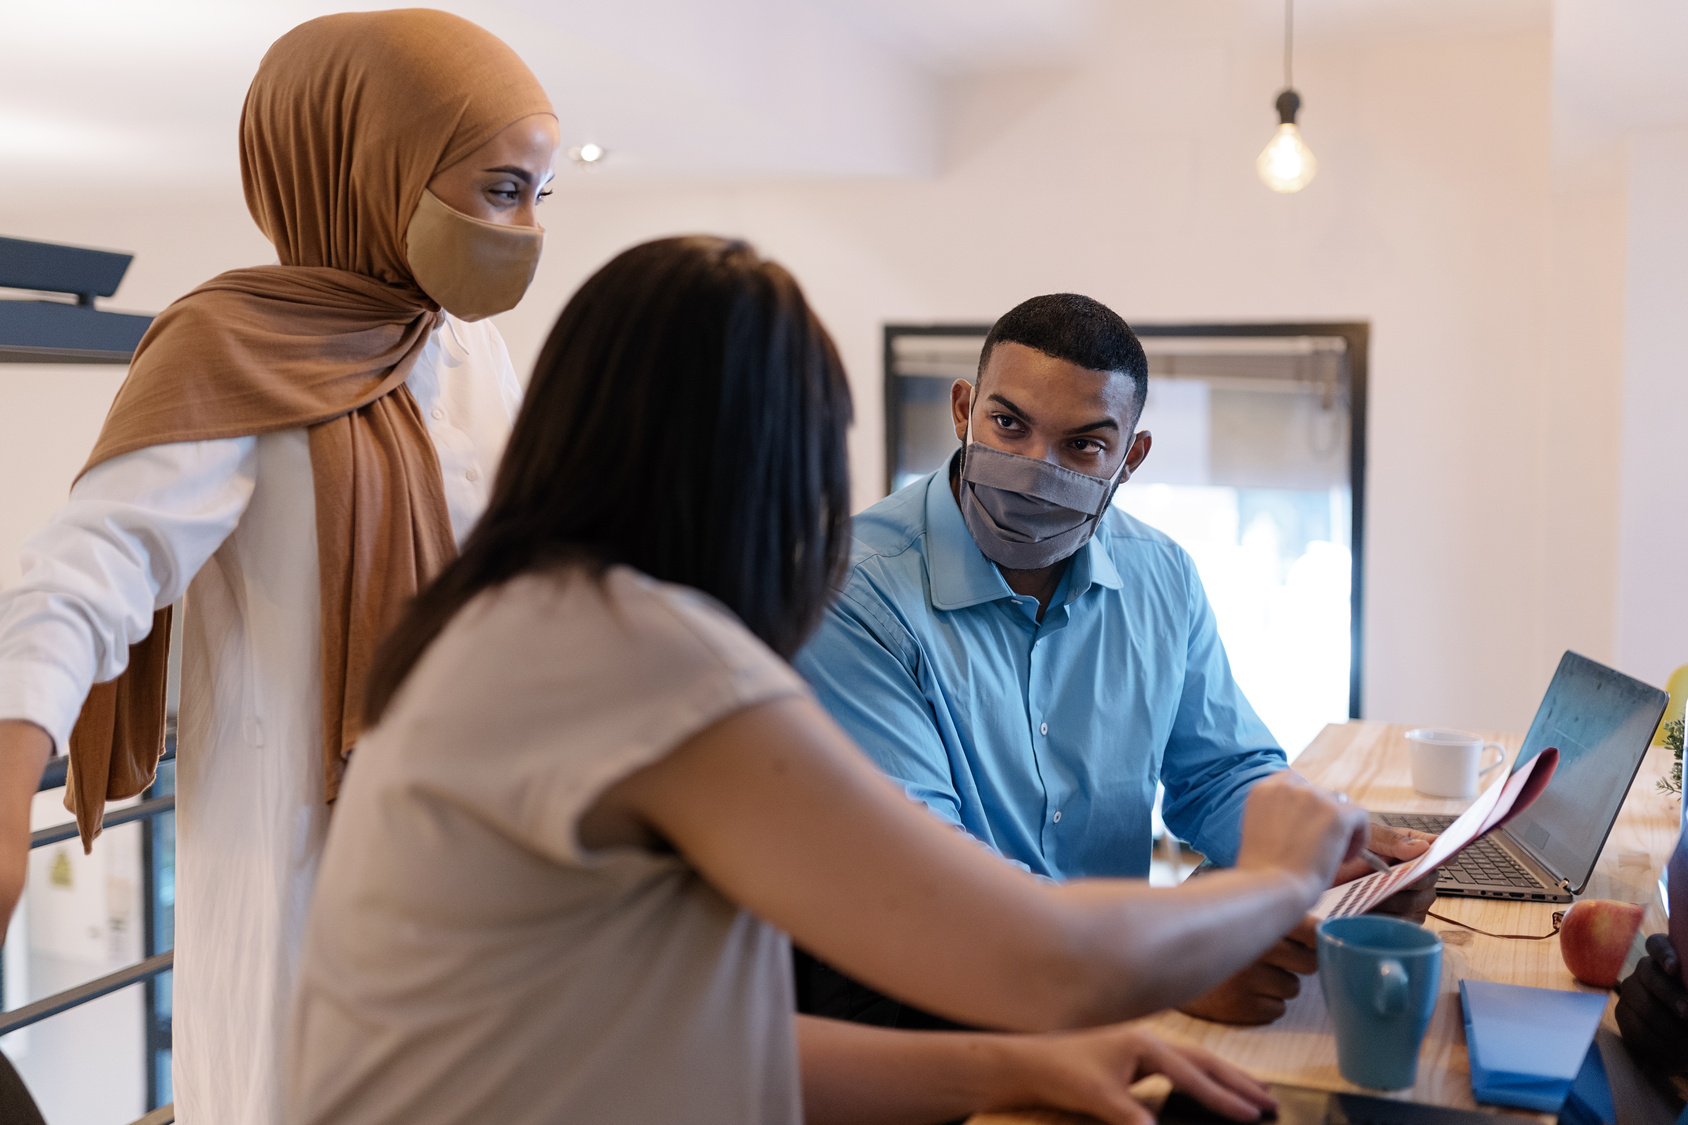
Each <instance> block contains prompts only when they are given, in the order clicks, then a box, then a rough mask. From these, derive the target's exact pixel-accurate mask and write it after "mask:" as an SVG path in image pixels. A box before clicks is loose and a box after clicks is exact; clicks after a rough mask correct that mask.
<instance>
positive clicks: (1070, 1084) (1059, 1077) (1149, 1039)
mask: <svg viewBox="0 0 1688 1125" xmlns="http://www.w3.org/2000/svg"><path fill="white" fill-rule="evenodd" d="M1002 1045H1003V1047H1004V1048H1005V1049H1006V1051H1007V1054H1008V1056H1009V1059H1010V1065H1009V1067H1008V1068H1005V1078H1006V1079H1007V1081H1008V1082H1010V1083H1011V1084H1014V1083H1017V1084H1018V1088H1014V1087H1013V1086H1011V1088H1010V1089H1008V1090H1006V1091H1004V1094H1003V1096H1002V1100H1001V1102H1000V1104H998V1105H995V1106H992V1107H991V1108H996V1109H1010V1108H1029V1107H1033V1106H1038V1107H1047V1108H1051V1109H1064V1110H1069V1111H1071V1112H1074V1113H1088V1114H1090V1115H1091V1116H1092V1117H1097V1118H1100V1119H1101V1120H1103V1121H1106V1122H1108V1125H1153V1122H1154V1120H1155V1117H1154V1114H1152V1113H1150V1112H1149V1110H1148V1109H1147V1108H1146V1107H1145V1106H1144V1105H1143V1103H1141V1102H1139V1101H1138V1100H1137V1099H1136V1098H1134V1097H1132V1096H1131V1085H1132V1083H1134V1082H1137V1081H1140V1080H1141V1079H1144V1078H1147V1077H1149V1076H1150V1075H1151V1074H1164V1075H1166V1077H1167V1078H1169V1079H1171V1080H1172V1088H1173V1089H1175V1090H1182V1091H1183V1092H1184V1093H1186V1094H1188V1095H1190V1096H1191V1097H1192V1098H1195V1099H1196V1100H1197V1101H1199V1102H1201V1103H1202V1104H1203V1105H1205V1106H1206V1107H1207V1108H1209V1109H1211V1110H1213V1111H1214V1112H1215V1113H1219V1114H1222V1115H1224V1116H1225V1117H1229V1118H1231V1119H1232V1120H1234V1121H1256V1120H1259V1118H1260V1115H1261V1114H1262V1113H1264V1112H1265V1111H1267V1110H1269V1109H1272V1108H1274V1107H1275V1106H1276V1105H1277V1102H1276V1101H1274V1100H1273V1098H1272V1095H1271V1094H1270V1093H1268V1092H1267V1089H1266V1086H1265V1084H1264V1083H1262V1082H1258V1081H1256V1080H1255V1079H1253V1078H1251V1077H1249V1076H1248V1075H1247V1074H1245V1073H1243V1072H1242V1071H1241V1070H1239V1069H1237V1068H1236V1067H1234V1066H1232V1065H1231V1064H1230V1063H1228V1062H1226V1061H1225V1060H1223V1059H1221V1058H1219V1057H1218V1056H1216V1055H1213V1054H1210V1053H1209V1052H1207V1051H1204V1050H1202V1049H1201V1048H1200V1047H1186V1046H1180V1045H1176V1044H1172V1043H1168V1042H1166V1041H1164V1040H1161V1039H1157V1038H1155V1037H1154V1036H1153V1035H1150V1034H1148V1033H1147V1032H1144V1031H1140V1030H1138V1029H1137V1028H1135V1027H1132V1026H1130V1025H1127V1024H1117V1025H1115V1026H1113V1027H1104V1028H1100V1029H1098V1030H1095V1031H1078V1032H1057V1033H1052V1034H1048V1035H1026V1036H1010V1037H1005V1039H1004V1042H1003V1044H1002Z"/></svg>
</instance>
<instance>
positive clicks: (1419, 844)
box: [1336, 821, 1436, 926]
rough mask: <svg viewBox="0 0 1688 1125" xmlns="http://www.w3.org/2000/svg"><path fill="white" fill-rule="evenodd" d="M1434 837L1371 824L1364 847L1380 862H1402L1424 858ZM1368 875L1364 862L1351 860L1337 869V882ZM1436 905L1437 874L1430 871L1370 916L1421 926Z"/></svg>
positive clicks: (1401, 890)
mask: <svg viewBox="0 0 1688 1125" xmlns="http://www.w3.org/2000/svg"><path fill="white" fill-rule="evenodd" d="M1435 838H1436V837H1434V836H1429V835H1426V834H1425V833H1423V832H1415V831H1413V830H1412V829H1411V828H1391V827H1389V826H1388V825H1387V824H1378V823H1377V822H1376V821H1373V822H1372V826H1371V843H1370V844H1368V845H1367V847H1368V848H1369V849H1370V850H1371V851H1372V852H1373V853H1374V854H1376V855H1378V856H1381V857H1382V858H1383V859H1387V860H1391V861H1394V862H1404V861H1406V860H1409V859H1417V858H1418V857H1419V856H1421V855H1423V854H1424V851H1425V849H1426V848H1428V847H1429V846H1430V842H1431V841H1432V840H1434V839H1435ZM1370 874H1371V868H1370V867H1369V866H1368V865H1367V864H1366V862H1365V860H1363V859H1361V860H1350V861H1349V862H1347V863H1345V864H1343V865H1342V866H1341V867H1339V868H1338V869H1337V872H1336V881H1337V883H1346V882H1349V881H1351V880H1354V879H1358V878H1360V877H1361V876H1363V875H1370ZM1435 903H1436V872H1434V871H1431V872H1428V873H1427V874H1426V875H1425V876H1424V878H1422V879H1420V880H1419V881H1418V882H1416V883H1412V884H1409V885H1408V886H1406V887H1403V888H1402V889H1400V890H1398V891H1396V892H1395V893H1394V894H1392V895H1390V896H1389V897H1388V898H1386V899H1384V900H1383V901H1382V902H1380V903H1378V904H1377V905H1376V906H1374V907H1373V908H1372V913H1374V914H1393V915H1394V916H1395V917H1397V918H1405V919H1406V920H1407V921H1409V922H1417V923H1418V924H1419V925H1421V926H1422V925H1423V924H1424V918H1425V914H1426V913H1427V912H1428V911H1429V910H1430V908H1431V907H1432V906H1433V905H1435Z"/></svg>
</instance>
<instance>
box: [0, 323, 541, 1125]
mask: <svg viewBox="0 0 1688 1125" xmlns="http://www.w3.org/2000/svg"><path fill="white" fill-rule="evenodd" d="M407 385H408V386H409V388H410V391H411V393H412V394H413V395H414V396H415V398H416V401H417V403H418V405H419V406H420V407H421V409H422V413H423V416H424V417H425V418H426V420H427V425H428V432H429V436H430V437H431V438H432V439H433V444H434V449H435V451H436V452H437V453H438V455H439V460H440V468H441V471H442V473H443V475H444V479H445V496H446V504H447V507H448V509H449V512H450V517H451V526H452V531H453V533H454V534H455V535H456V537H457V539H458V540H459V541H460V542H461V540H462V538H463V536H464V535H466V534H467V532H468V531H469V529H470V527H471V526H473V524H474V522H475V520H476V519H477V518H478V517H479V515H480V513H481V511H482V510H483V509H484V508H485V506H486V501H487V496H488V491H489V489H490V486H491V483H492V476H493V473H494V472H495V471H496V468H497V465H498V459H499V456H500V455H501V453H502V452H503V448H504V442H505V441H506V439H507V438H508V436H509V432H510V425H511V422H512V421H513V420H514V417H515V412H516V409H517V406H518V405H519V403H520V399H521V387H520V384H519V383H518V382H517V380H516V375H515V371H514V369H513V368H512V367H511V365H510V357H509V354H508V352H507V351H506V350H505V347H504V342H503V340H502V339H501V338H500V337H499V335H498V331H497V329H496V328H494V327H493V326H492V325H491V324H490V323H488V322H485V321H480V322H476V323H473V324H470V323H466V322H463V321H460V320H457V319H456V318H455V317H448V318H447V319H446V321H445V323H443V324H442V325H441V326H440V327H439V328H438V329H436V330H435V331H434V333H433V334H432V336H430V338H429V340H428V342H427V343H426V344H425V345H424V349H423V353H422V356H421V358H420V359H419V360H418V362H417V364H416V368H415V370H414V371H413V372H412V373H411V375H410V378H409V379H408V380H407ZM22 564H23V580H22V582H21V583H20V584H19V585H17V586H14V587H12V588H11V589H8V590H5V591H3V592H0V718H12V719H27V720H30V721H32V722H35V723H37V724H39V725H40V726H42V727H43V728H45V729H46V730H47V732H48V733H49V734H50V735H51V736H52V738H53V741H54V744H55V746H56V747H59V748H60V749H61V750H62V748H63V747H64V746H65V745H66V741H67V739H68V738H69V735H70V730H71V727H72V726H73V725H74V724H75V721H76V717H77V715H78V713H79V712H80V710H81V706H82V701H83V699H84V698H85V697H86V695H87V692H88V688H89V686H90V685H91V684H93V683H95V682H104V681H106V680H110V679H112V678H114V677H116V676H117V675H118V674H119V673H121V672H122V671H123V669H124V667H125V665H126V663H127V661H128V655H129V646H130V645H131V644H133V643H135V642H136V641H138V640H140V639H142V638H143V637H144V636H145V635H146V633H147V631H148V630H149V629H150V628H151V625H152V617H153V613H154V611H155V610H156V609H158V608H161V607H163V606H166V605H170V604H171V603H173V602H175V601H176V600H177V599H178V598H182V597H184V594H185V601H184V603H183V646H182V648H183V652H182V697H181V712H180V719H179V724H178V737H177V747H178V750H177V757H178V761H177V781H176V784H177V826H176V831H177V858H176V863H177V870H176V968H175V991H174V1005H175V1015H174V1046H173V1052H174V1053H173V1060H174V1085H175V1098H176V1112H177V1120H178V1121H180V1122H183V1123H184V1125H273V1123H274V1122H276V1121H278V1120H279V1115H280V1087H279V1080H278V1068H279V1056H280V1050H281V1041H282V1029H283V1025H284V1022H285V1019H286V1012H287V999H288V994H289V991H290V989H291V985H292V977H293V969H294V964H295V962H296V959H297V950H298V947H299V939H300V935H301V934H302V932H303V926H304V917H305V908H306V906H307V904H308V902H309V897H310V891H311V887H312V884H313V882H314V879H315V874H316V867H317V860H318V857H319V855H320V852H321V847H322V840H323V836H324V833H325V831H326V828H327V809H326V807H325V806H324V804H323V800H322V753H321V746H322V721H321V708H322V704H321V668H320V637H319V634H318V629H319V625H318V606H319V600H318V599H319V594H318V568H317V553H316V512H315V500H314V493H313V489H312V476H311V462H310V447H309V439H308V436H307V434H306V432H305V431H304V430H290V431H286V432H282V433H277V434H267V435H264V436H261V437H243V438H231V439H226V440H220V441H203V442H183V443H177V444H172V445H163V446H155V447H153V448H150V449H142V450H138V451H136V452H134V453H129V454H125V455H124V456H121V457H116V458H113V459H112V460H110V461H107V462H105V463H103V464H101V465H99V466H97V467H96V468H94V469H93V470H91V471H90V472H88V473H87V474H86V475H85V476H83V477H82V479H81V480H80V481H78V482H77V483H76V486H75V487H74V488H73V489H72V491H71V496H70V500H69V502H68V503H67V504H66V505H65V506H64V507H63V508H61V509H59V511H58V512H57V513H55V514H54V516H53V517H52V519H51V520H49V521H48V523H47V525H46V526H45V527H44V528H42V529H41V530H40V531H39V532H37V533H36V534H35V535H34V536H32V537H31V538H30V539H29V540H28V541H27V542H26V543H25V544H24V548H23V552H22Z"/></svg>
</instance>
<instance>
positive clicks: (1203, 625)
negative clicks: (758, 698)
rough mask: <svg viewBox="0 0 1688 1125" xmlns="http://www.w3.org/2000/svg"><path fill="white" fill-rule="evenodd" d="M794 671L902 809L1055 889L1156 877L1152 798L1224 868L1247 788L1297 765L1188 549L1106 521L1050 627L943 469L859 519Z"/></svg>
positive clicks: (1123, 520) (1069, 576)
mask: <svg viewBox="0 0 1688 1125" xmlns="http://www.w3.org/2000/svg"><path fill="white" fill-rule="evenodd" d="M796 664H797V670H798V671H799V672H801V673H802V674H803V676H804V678H806V679H807V680H808V681H809V683H810V684H811V685H812V686H813V687H814V689H815V692H816V694H817V695H818V696H819V698H820V701H821V702H822V704H824V705H825V706H826V708H827V709H828V710H829V711H830V712H831V713H832V715H833V717H834V718H836V719H837V720H838V721H839V723H840V724H842V725H843V727H844V729H845V730H846V731H848V732H849V734H850V735H851V737H853V738H854V739H855V740H856V742H857V743H858V744H860V746H861V747H862V749H863V750H865V751H867V753H868V755H869V756H870V757H871V758H873V760H874V761H876V762H877V763H878V764H879V766H880V767H881V768H882V769H883V770H885V772H886V773H888V774H889V775H890V776H891V777H892V778H894V779H895V780H897V781H899V782H901V783H902V785H903V786H904V787H905V788H906V789H907V791H908V793H909V795H910V796H912V797H914V798H915V799H917V800H920V801H923V802H925V804H926V805H927V806H929V807H930V808H931V809H932V811H933V812H935V813H937V814H938V815H939V816H940V817H942V818H944V819H945V820H947V821H949V822H951V823H952V824H955V825H958V826H959V827H961V828H963V829H965V830H966V831H967V832H968V833H970V834H971V835H973V836H975V837H977V838H978V839H980V840H982V841H984V842H985V843H987V844H989V845H990V846H991V847H993V848H995V849H996V850H997V851H998V852H1000V853H1001V854H1002V855H1005V856H1007V857H1008V858H1010V859H1013V860H1017V861H1019V862H1020V863H1023V864H1025V865H1026V866H1027V867H1028V868H1030V869H1031V870H1032V871H1033V872H1035V873H1037V874H1040V875H1046V876H1049V877H1050V878H1055V879H1063V878H1076V877H1079V876H1087V875H1126V876H1144V875H1147V874H1148V871H1149V852H1150V844H1151V810H1152V808H1153V805H1154V800H1155V783H1156V782H1160V783H1162V784H1164V785H1165V786H1166V801H1165V805H1164V807H1163V816H1164V817H1165V819H1166V823H1167V825H1168V826H1169V827H1170V828H1171V829H1172V831H1173V832H1174V833H1176V834H1177V835H1178V836H1179V838H1181V839H1184V840H1188V841H1190V842H1191V843H1192V844H1193V845H1194V846H1195V847H1196V848H1197V849H1198V850H1199V851H1201V852H1203V853H1204V854H1206V855H1207V856H1208V857H1210V858H1211V859H1212V860H1213V861H1214V862H1215V863H1219V864H1222V865H1228V864H1230V863H1232V862H1233V861H1234V860H1235V858H1236V853H1237V843H1238V837H1239V835H1240V831H1241V827H1242V810H1243V801H1244V798H1245V797H1246V796H1247V793H1248V789H1249V786H1250V785H1252V784H1253V783H1254V782H1255V781H1257V780H1259V779H1260V778H1262V777H1265V776H1266V775H1267V774H1269V773H1271V772H1273V771H1274V770H1280V769H1283V768H1284V767H1285V764H1286V763H1285V759H1284V753H1283V751H1282V750H1281V749H1279V748H1278V745H1277V743H1276V742H1275V741H1274V740H1273V738H1272V735H1271V732H1270V731H1268V730H1267V729H1266V726H1265V724H1264V723H1262V722H1261V721H1260V718H1259V717H1258V716H1257V715H1256V714H1255V713H1254V708H1252V707H1251V706H1249V703H1248V700H1247V699H1245V698H1243V693H1242V691H1241V690H1240V689H1238V687H1237V683H1236V681H1235V680H1234V679H1233V678H1232V676H1231V666H1230V662H1229V661H1227V660H1226V658H1225V649H1224V646H1223V645H1222V644H1221V643H1220V641H1219V633H1218V630H1217V628H1216V627H1215V625H1214V620H1213V610H1212V608H1211V607H1209V605H1208V602H1207V595H1206V594H1205V593H1204V592H1203V590H1202V585H1201V580H1200V579H1199V578H1198V577H1197V575H1196V568H1195V564H1194V563H1193V562H1192V561H1191V559H1190V556H1189V555H1188V554H1187V553H1186V552H1185V551H1184V549H1183V548H1182V547H1179V546H1178V545H1177V544H1176V543H1174V542H1173V541H1172V540H1171V539H1169V538H1167V537H1166V536H1165V535H1163V534H1161V533H1160V532H1158V531H1156V530H1154V529H1153V528H1151V527H1149V526H1147V525H1146V524H1143V523H1140V522H1138V521H1137V520H1135V519H1132V518H1131V517H1130V516H1127V515H1125V514H1124V513H1123V512H1120V511H1119V510H1117V509H1113V508H1110V510H1109V511H1108V514H1107V516H1106V517H1105V518H1104V520H1103V522H1102V525H1101V527H1100V528H1098V529H1097V532H1096V534H1095V536H1094V537H1092V539H1091V540H1090V542H1089V543H1087V544H1086V545H1085V546H1084V547H1083V548H1081V549H1080V550H1079V551H1078V553H1077V554H1075V555H1074V556H1073V558H1072V561H1071V563H1070V564H1069V565H1068V567H1067V572H1066V575H1065V576H1064V577H1063V578H1062V580H1061V584H1060V586H1059V588H1058V589H1057V590H1056V592H1055V595H1054V598H1053V599H1052V601H1051V602H1050V606H1049V610H1048V612H1047V613H1045V615H1044V619H1043V622H1042V623H1041V624H1040V623H1039V622H1038V620H1037V599H1036V598H1033V597H1021V596H1018V595H1016V594H1015V593H1014V592H1013V591H1012V590H1010V589H1009V588H1008V583H1007V582H1005V581H1004V580H1003V577H1002V574H1001V572H1000V571H998V570H997V568H996V566H995V565H994V564H993V563H991V562H990V560H988V559H986V558H985V556H984V555H983V554H982V553H981V552H980V551H979V548H978V546H977V545H976V544H975V543H974V542H973V536H972V534H971V533H970V532H969V531H968V530H967V525H966V524H965V523H964V522H963V521H962V518H961V511H960V509H959V508H958V507H957V506H956V503H955V497H954V495H953V494H952V493H951V492H950V488H949V477H948V469H947V467H946V468H945V469H940V470H939V471H937V472H936V473H933V474H932V475H931V476H929V477H926V478H925V479H923V480H919V481H916V482H914V483H913V484H911V485H909V486H908V487H906V488H904V489H902V490H900V491H898V492H897V493H895V494H893V495H891V496H889V497H887V498H886V499H884V500H882V501H880V502H879V503H878V504H875V505H874V506H873V507H871V508H869V509H868V510H867V511H865V512H863V513H862V514H860V515H858V516H857V517H856V520H855V545H854V551H853V553H852V557H851V562H850V570H849V573H848V574H847V576H846V579H845V583H844V588H843V590H842V592H841V593H840V596H839V598H838V599H837V601H836V602H835V603H834V604H833V606H832V608H831V609H829V610H828V611H827V614H826V617H825V620H824V621H823V623H822V624H821V626H820V628H819V629H818V630H817V632H816V634H815V636H814V637H813V638H812V639H811V640H810V642H809V643H808V645H807V646H806V647H805V648H804V649H803V651H802V652H800V653H799V654H798V656H797V660H796Z"/></svg>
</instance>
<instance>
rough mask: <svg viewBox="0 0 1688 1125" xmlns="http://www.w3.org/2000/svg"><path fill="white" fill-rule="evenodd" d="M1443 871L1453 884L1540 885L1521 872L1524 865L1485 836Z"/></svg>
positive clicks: (1524, 871) (1456, 857)
mask: <svg viewBox="0 0 1688 1125" xmlns="http://www.w3.org/2000/svg"><path fill="white" fill-rule="evenodd" d="M1446 870H1447V873H1448V874H1449V875H1451V876H1452V877H1453V881H1454V882H1456V883H1469V884H1479V883H1499V884H1500V885H1502V886H1509V887H1535V886H1539V885H1540V884H1538V883H1537V882H1536V880H1534V879H1532V878H1531V877H1530V873H1529V872H1528V871H1526V870H1524V868H1523V865H1521V864H1520V863H1519V862H1518V861H1517V860H1515V859H1513V858H1512V857H1511V856H1509V855H1507V854H1506V849H1505V848H1502V847H1501V846H1500V845H1499V844H1497V843H1495V841H1494V840H1493V838H1491V837H1488V836H1485V837H1483V838H1482V839H1481V840H1478V841H1476V842H1475V843H1472V844H1470V845H1468V846H1467V847H1466V849H1465V850H1464V851H1462V852H1460V853H1459V855H1457V856H1455V857H1454V861H1453V862H1452V863H1450V864H1449V865H1448V866H1447V868H1446Z"/></svg>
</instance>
